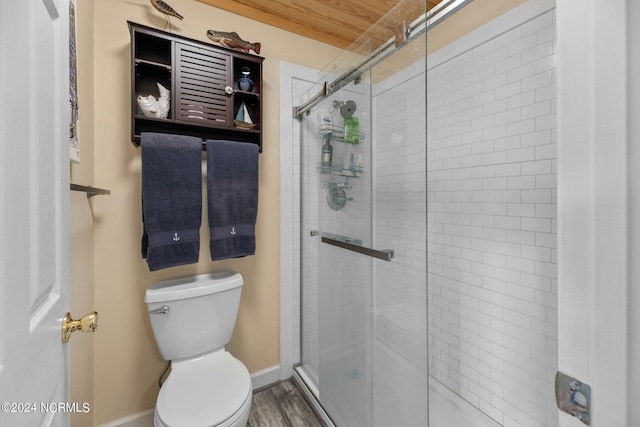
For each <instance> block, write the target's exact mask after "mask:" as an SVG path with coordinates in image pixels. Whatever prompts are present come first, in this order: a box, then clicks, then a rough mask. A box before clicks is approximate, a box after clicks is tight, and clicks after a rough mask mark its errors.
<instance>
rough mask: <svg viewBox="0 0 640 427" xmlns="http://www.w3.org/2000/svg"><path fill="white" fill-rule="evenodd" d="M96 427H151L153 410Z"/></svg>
mask: <svg viewBox="0 0 640 427" xmlns="http://www.w3.org/2000/svg"><path fill="white" fill-rule="evenodd" d="M98 427H153V409H149V410H147V411H143V412H137V413H135V414H131V415H127V416H126V417H122V418H118V419H117V420H113V421H109V422H108V423H106V424H102V425H99V426H98Z"/></svg>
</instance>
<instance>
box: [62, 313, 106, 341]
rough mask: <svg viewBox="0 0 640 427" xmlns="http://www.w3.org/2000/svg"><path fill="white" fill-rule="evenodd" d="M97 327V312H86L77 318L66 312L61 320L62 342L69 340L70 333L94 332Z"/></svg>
mask: <svg viewBox="0 0 640 427" xmlns="http://www.w3.org/2000/svg"><path fill="white" fill-rule="evenodd" d="M96 329H98V312H97V311H94V312H93V313H87V314H85V315H84V316H82V317H81V318H80V319H78V320H73V319H72V318H71V313H67V314H66V315H65V316H64V319H63V320H62V342H65V343H66V342H69V338H70V337H71V334H72V333H74V332H75V331H82V332H95V331H96Z"/></svg>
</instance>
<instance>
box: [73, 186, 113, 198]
mask: <svg viewBox="0 0 640 427" xmlns="http://www.w3.org/2000/svg"><path fill="white" fill-rule="evenodd" d="M70 190H71V191H83V192H85V193H87V198H91V197H93V196H102V195H108V194H111V190H105V189H104V188H96V187H90V186H88V185H78V184H70Z"/></svg>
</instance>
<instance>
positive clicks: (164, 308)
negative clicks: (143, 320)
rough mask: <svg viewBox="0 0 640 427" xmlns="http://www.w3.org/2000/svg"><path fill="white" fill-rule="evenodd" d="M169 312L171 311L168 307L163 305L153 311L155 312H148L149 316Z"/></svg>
mask: <svg viewBox="0 0 640 427" xmlns="http://www.w3.org/2000/svg"><path fill="white" fill-rule="evenodd" d="M170 310H171V309H170V308H169V306H168V305H163V306H162V307H160V308H157V309H155V310H151V311H150V312H149V314H168V313H169V311H170Z"/></svg>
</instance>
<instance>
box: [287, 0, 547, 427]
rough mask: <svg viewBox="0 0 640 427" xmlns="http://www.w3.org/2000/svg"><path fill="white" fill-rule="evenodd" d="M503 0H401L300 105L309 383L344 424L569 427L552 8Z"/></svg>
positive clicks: (303, 355)
mask: <svg viewBox="0 0 640 427" xmlns="http://www.w3.org/2000/svg"><path fill="white" fill-rule="evenodd" d="M488 3H491V2H488V1H486V0H474V1H473V2H471V1H468V0H450V1H449V0H445V1H443V2H442V3H441V4H440V5H439V6H437V7H436V8H434V9H433V10H432V11H430V12H429V13H426V5H425V2H424V1H420V0H402V1H400V2H399V3H398V4H397V5H396V6H395V7H394V8H393V9H392V10H391V11H390V12H389V13H388V14H387V15H385V16H384V17H383V18H382V19H381V20H380V21H379V22H378V23H377V24H376V25H374V26H373V27H372V28H371V29H370V30H369V31H367V32H366V33H365V34H363V35H362V37H361V38H360V39H358V40H357V41H356V42H355V43H354V45H352V46H351V47H350V48H349V49H347V50H346V51H345V52H344V54H342V55H341V56H340V57H339V58H337V59H336V60H335V61H334V62H333V63H332V64H330V66H329V67H327V68H326V69H325V70H323V71H321V72H320V73H318V75H317V81H316V84H315V85H314V86H313V87H312V88H311V89H309V90H308V91H307V92H306V93H305V94H303V95H302V96H300V100H301V101H300V103H299V104H298V106H297V107H296V108H294V116H295V117H296V119H297V124H298V126H299V128H298V132H299V141H297V142H295V143H294V145H295V144H296V143H297V144H298V146H297V147H296V149H297V150H299V151H298V153H299V165H298V167H299V193H298V195H299V196H298V197H299V199H298V200H299V223H297V229H298V230H297V232H298V233H299V242H296V243H295V245H294V246H296V245H298V244H299V250H296V249H298V248H297V247H296V248H295V249H294V251H293V252H294V253H297V254H299V257H300V259H299V271H298V280H299V285H300V286H299V314H300V325H299V326H300V334H299V344H300V351H299V358H297V360H296V361H297V362H298V364H297V365H296V368H295V377H296V378H297V380H298V382H299V383H300V384H301V386H302V387H304V388H305V389H306V390H307V392H308V394H309V397H310V398H312V399H313V400H314V401H316V402H317V407H318V408H319V409H321V410H323V411H324V412H325V413H326V414H327V421H328V422H331V423H333V424H335V425H336V426H340V427H358V426H363V427H377V426H390V425H402V426H432V427H463V426H464V427H467V426H483V427H497V426H501V425H513V426H523V427H554V426H557V423H558V422H557V412H556V409H555V403H554V400H553V378H554V375H555V371H556V370H557V301H556V296H557V280H556V234H555V233H556V231H555V227H556V225H555V217H556V200H555V197H556V195H555V189H556V178H555V176H556V170H555V167H556V163H555V157H556V154H555V56H556V53H557V51H556V46H555V10H554V4H553V2H550V1H546V0H545V1H529V2H524V3H523V4H521V3H522V2H520V1H509V2H502V3H500V4H501V7H503V8H504V9H503V10H499V11H496V12H495V13H494V15H495V16H492V17H490V18H486V17H485V18H483V17H482V14H483V13H485V12H486V11H485V10H484V9H486V5H487V4H488ZM509 4H510V5H509ZM463 6H464V7H463ZM515 6H518V7H515ZM474 7H476V9H474ZM483 8H484V9H483ZM463 14H466V15H467V17H466V18H465V19H467V20H469V16H471V18H470V20H471V21H473V20H474V19H485V22H480V23H478V24H477V25H476V26H475V27H473V26H472V27H471V28H470V29H468V30H467V34H462V35H461V34H457V35H456V34H454V35H453V36H451V35H450V34H449V35H447V34H448V33H451V32H452V31H451V30H452V29H454V30H457V29H458V26H459V25H460V22H459V21H457V20H456V19H457V18H458V16H462V15H463ZM461 19H462V18H461ZM436 24H438V25H437V26H436ZM467 25H468V24H467ZM432 29H433V31H432ZM453 33H455V31H453ZM447 37H448V39H447Z"/></svg>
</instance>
